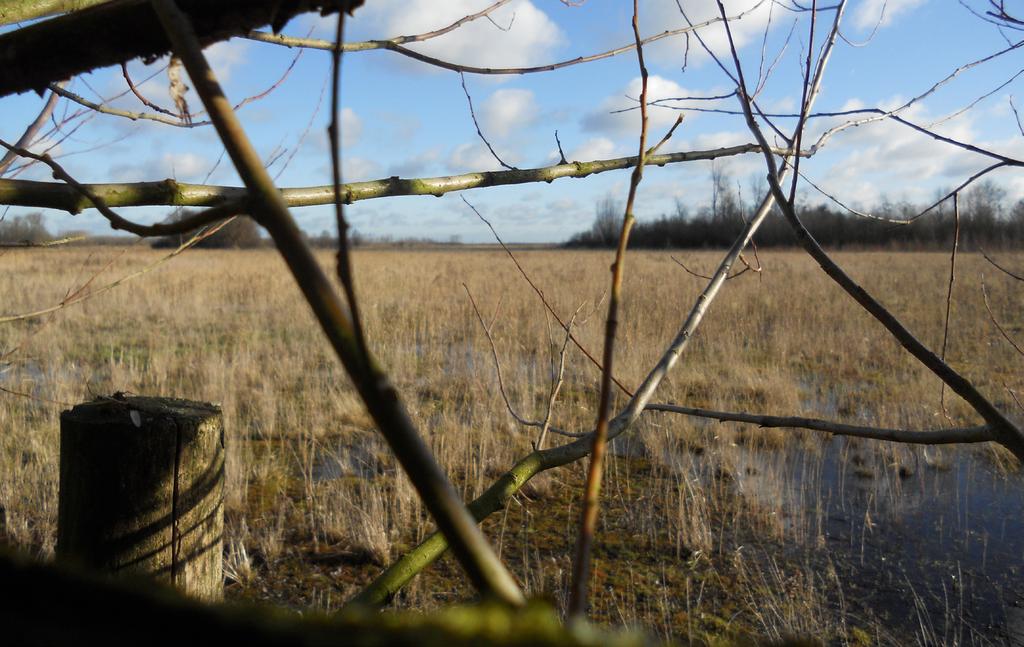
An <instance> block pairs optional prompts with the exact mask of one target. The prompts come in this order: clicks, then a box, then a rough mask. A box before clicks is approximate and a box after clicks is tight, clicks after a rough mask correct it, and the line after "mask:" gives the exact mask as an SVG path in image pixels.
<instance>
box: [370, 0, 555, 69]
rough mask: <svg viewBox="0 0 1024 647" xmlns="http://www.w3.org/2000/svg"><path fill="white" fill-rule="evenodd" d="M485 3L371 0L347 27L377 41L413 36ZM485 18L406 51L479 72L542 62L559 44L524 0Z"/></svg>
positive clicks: (542, 15) (547, 20)
mask: <svg viewBox="0 0 1024 647" xmlns="http://www.w3.org/2000/svg"><path fill="white" fill-rule="evenodd" d="M487 4H489V3H488V2H481V1H480V0H446V1H445V2H436V0H376V1H375V2H369V3H367V5H366V7H363V8H361V9H360V10H359V11H358V12H356V14H355V18H354V19H353V21H352V22H353V27H358V28H360V29H364V28H365V29H369V30H371V31H373V32H376V33H377V37H385V38H387V37H392V36H398V35H409V34H418V33H423V32H428V31H432V30H435V29H439V28H441V27H446V26H448V25H449V24H451V23H453V22H455V21H456V20H458V19H460V18H462V17H464V16H467V15H469V14H473V13H476V12H478V11H480V10H481V9H483V8H484V7H486V6H487ZM490 18H491V19H493V21H494V23H497V25H500V26H501V29H499V28H498V27H496V26H495V24H493V23H492V22H490V21H489V20H487V19H486V18H481V19H479V20H475V21H473V22H470V23H467V24H465V25H463V26H461V27H459V28H458V29H455V30H454V31H452V32H449V33H447V34H444V35H442V36H438V37H437V38H432V39H430V40H427V41H424V42H421V43H410V44H409V45H408V47H409V48H410V49H415V50H416V51H419V52H422V53H424V54H427V55H429V56H434V57H437V58H441V59H443V60H446V61H450V62H453V63H461V64H464V65H474V66H481V67H508V66H522V65H536V64H539V63H544V62H548V60H549V59H550V56H551V55H552V53H553V51H554V50H555V48H556V47H558V46H559V45H561V44H562V43H564V42H565V40H566V39H565V36H564V34H563V33H562V30H561V29H559V27H558V25H556V24H555V23H554V21H552V20H551V18H549V17H548V15H547V14H546V13H544V12H543V11H542V10H540V9H538V8H537V7H536V6H535V5H534V4H533V3H532V2H530V0H514V1H513V2H511V3H510V4H508V5H506V6H503V7H501V8H499V9H498V10H496V11H494V12H493V13H492V14H491V15H490Z"/></svg>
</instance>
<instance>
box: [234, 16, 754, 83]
mask: <svg viewBox="0 0 1024 647" xmlns="http://www.w3.org/2000/svg"><path fill="white" fill-rule="evenodd" d="M767 1H770V0H759V1H758V2H757V3H756V4H754V5H753V6H752V7H750V8H748V9H747V10H746V11H742V12H740V13H737V14H736V15H735V16H732V17H731V18H730V20H739V19H741V18H743V17H744V16H746V15H748V14H750V13H751V12H753V11H755V10H757V8H758V7H760V6H761V5H762V4H764V3H765V2H767ZM492 8H494V5H492V6H491V7H488V8H487V9H485V10H484V11H487V12H489V11H490V10H491V9H492ZM476 17H479V15H476ZM467 18H471V16H467V17H466V18H463V19H462V22H468V21H467V20H466V19H467ZM721 20H722V19H721V18H712V19H711V20H707V21H705V22H702V23H698V24H694V25H690V26H687V27H683V28H681V29H672V30H668V31H664V32H661V33H660V34H656V35H654V36H648V37H647V38H644V39H643V40H641V41H640V42H641V45H646V44H648V43H653V42H655V41H658V40H661V39H663V38H669V37H671V36H679V35H685V34H688V33H690V32H693V31H695V30H697V29H700V28H702V27H707V26H708V25H713V24H715V23H718V22H721ZM457 26H459V25H458V24H455V25H450V26H449V27H446V28H444V29H443V30H438V31H441V32H443V33H447V32H448V31H451V29H452V28H454V27H457ZM438 35H440V34H439V33H437V32H427V33H426V34H418V35H416V36H398V37H395V38H390V39H386V40H370V41H363V42H358V43H345V45H344V46H343V49H344V51H346V52H365V51H368V50H374V49H386V50H389V51H392V52H395V53H397V54H401V55H402V56H407V57H409V58H412V59H415V60H417V61H420V62H422V63H426V64H428V65H432V66H434V67H439V68H442V69H445V70H451V71H453V72H463V73H465V74H497V75H510V74H536V73H539V72H551V71H554V70H559V69H562V68H565V67H570V66H572V65H580V64H582V63H590V62H592V61H599V60H601V59H605V58H611V57H612V56H617V55H619V54H624V53H626V52H630V51H632V50H634V49H636V46H637V45H636V42H635V41H634V42H632V43H630V44H628V45H623V46H622V47H616V48H615V49H610V50H608V51H605V52H601V53H599V54H590V55H588V56H578V57H576V58H572V59H567V60H564V61H559V62H557V63H547V64H545V65H534V66H531V67H476V66H472V65H460V64H458V63H452V62H449V61H444V60H441V59H439V58H435V57H433V56H428V55H426V54H421V53H420V52H417V51H416V50H413V49H409V48H408V47H403V45H404V44H405V43H408V42H418V41H421V40H426V39H427V38H433V37H435V36H438ZM245 38H249V39H251V40H258V41H262V42H264V43H272V44H275V45H283V46H285V47H307V48H310V49H322V50H330V49H331V48H332V47H333V44H332V43H331V41H329V40H320V39H315V38H293V37H289V36H282V35H277V34H268V33H265V32H258V31H252V32H249V33H248V34H246V35H245Z"/></svg>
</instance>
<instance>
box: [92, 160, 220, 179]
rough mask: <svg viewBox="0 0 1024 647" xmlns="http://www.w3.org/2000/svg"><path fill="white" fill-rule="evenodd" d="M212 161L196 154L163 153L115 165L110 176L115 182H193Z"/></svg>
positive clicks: (207, 168)
mask: <svg viewBox="0 0 1024 647" xmlns="http://www.w3.org/2000/svg"><path fill="white" fill-rule="evenodd" d="M213 164H214V160H212V159H210V158H208V157H205V156H203V155H197V154H196V153H163V154H162V155H157V156H155V157H152V158H150V159H148V160H145V161H141V162H133V163H131V164H126V163H125V164H115V165H114V166H111V167H110V176H111V177H112V178H113V180H114V181H115V182H135V181H139V180H154V179H158V178H174V179H177V180H186V181H188V180H195V179H199V178H202V177H203V176H204V175H206V173H208V172H209V171H210V169H211V168H213Z"/></svg>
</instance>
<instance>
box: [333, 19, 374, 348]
mask: <svg viewBox="0 0 1024 647" xmlns="http://www.w3.org/2000/svg"><path fill="white" fill-rule="evenodd" d="M344 33H345V12H344V11H339V12H338V26H337V31H336V32H335V35H334V49H332V50H331V70H332V72H331V123H330V125H328V126H327V135H328V138H329V139H330V142H331V174H332V179H333V180H334V182H333V184H334V214H335V222H336V225H337V228H338V253H337V255H336V259H335V260H336V263H335V267H336V271H337V274H338V281H340V282H341V288H342V290H344V292H345V300H346V301H347V302H348V307H349V310H350V311H351V313H352V328H353V330H354V331H355V338H356V346H357V348H359V349H361V350H362V352H363V354H364V355H365V357H364V361H366V360H368V359H369V347H368V346H367V345H366V333H365V332H364V329H363V321H362V317H360V315H359V300H358V299H356V286H355V280H354V279H353V277H352V255H351V253H350V251H349V240H348V230H349V225H348V221H347V220H346V219H345V205H344V200H343V199H342V193H341V186H342V185H341V121H340V119H338V117H339V114H340V112H341V43H342V41H343V40H344Z"/></svg>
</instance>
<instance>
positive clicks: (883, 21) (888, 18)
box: [853, 0, 926, 29]
mask: <svg viewBox="0 0 1024 647" xmlns="http://www.w3.org/2000/svg"><path fill="white" fill-rule="evenodd" d="M925 1H926V0H863V1H862V2H861V3H860V4H858V5H857V8H856V9H855V10H854V11H853V24H854V25H855V26H856V27H858V28H860V29H872V28H874V26H875V25H876V24H877V25H879V26H881V27H885V26H887V25H889V24H891V23H892V22H893V21H894V20H896V17H897V16H899V15H900V14H902V13H906V12H908V11H911V10H913V9H916V8H917V7H918V6H919V5H922V4H924V3H925Z"/></svg>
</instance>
